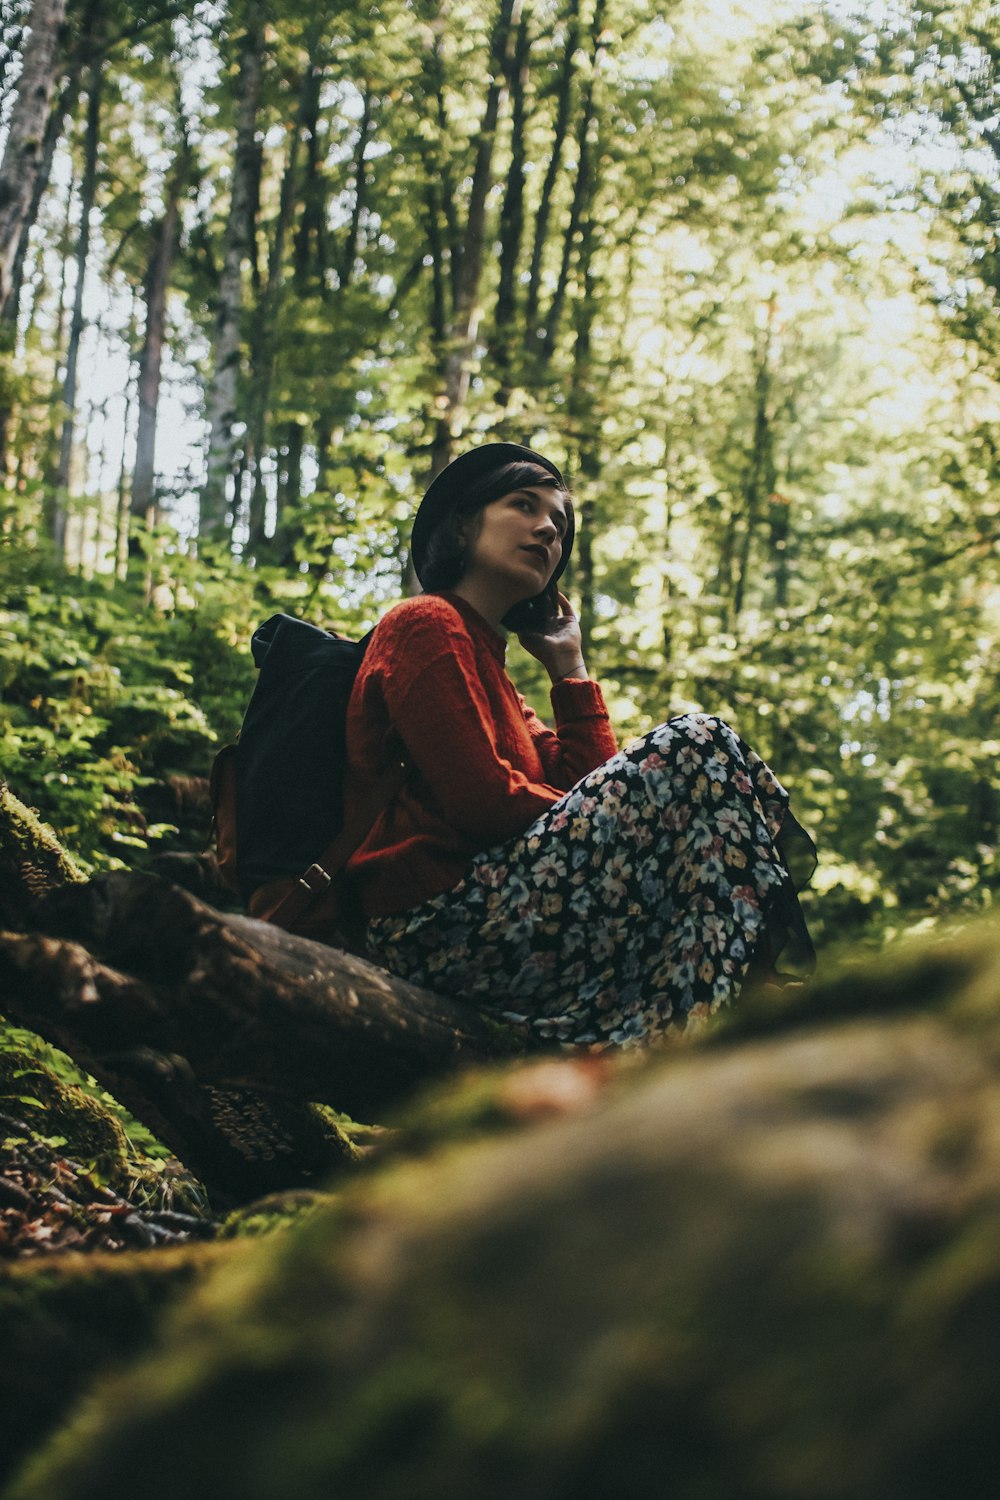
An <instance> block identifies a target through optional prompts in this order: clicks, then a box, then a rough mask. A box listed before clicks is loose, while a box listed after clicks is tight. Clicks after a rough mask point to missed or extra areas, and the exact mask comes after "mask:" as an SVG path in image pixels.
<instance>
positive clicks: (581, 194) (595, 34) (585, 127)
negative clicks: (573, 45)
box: [538, 0, 607, 363]
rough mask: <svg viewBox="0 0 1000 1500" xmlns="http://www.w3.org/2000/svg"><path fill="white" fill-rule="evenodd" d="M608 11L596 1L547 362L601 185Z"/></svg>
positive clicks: (542, 348) (544, 346) (543, 342)
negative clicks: (599, 101) (597, 145)
mask: <svg viewBox="0 0 1000 1500" xmlns="http://www.w3.org/2000/svg"><path fill="white" fill-rule="evenodd" d="M606 8H607V0H596V4H595V6H594V14H593V18H592V20H591V26H590V36H591V48H590V71H589V74H588V77H587V86H586V88H585V90H584V94H583V99H582V101H581V105H580V119H579V123H578V125H577V132H576V148H577V165H576V177H575V180H574V183H573V199H572V202H571V204H570V211H569V223H568V224H567V226H566V233H565V235H564V237H563V247H562V260H561V262H560V266H559V276H558V279H557V281H556V287H555V291H554V292H553V293H552V300H551V302H550V303H549V307H548V311H547V312H546V314H545V319H544V326H545V334H544V337H540V338H539V340H538V349H539V352H540V353H541V354H542V355H543V356H544V359H545V362H546V363H547V362H548V361H549V360H551V358H552V355H553V353H554V351H555V347H556V339H557V337H558V334H559V324H560V321H561V319H562V312H563V306H564V304H565V301H566V292H567V288H568V286H569V275H570V268H571V266H572V262H573V255H574V252H575V251H576V248H577V239H578V236H579V235H580V230H581V225H582V223H583V221H584V218H585V217H586V216H587V214H588V213H589V210H590V205H591V203H592V202H593V200H594V194H595V191H596V186H597V184H596V178H595V172H594V168H593V153H592V145H593V143H592V140H591V135H592V132H593V129H594V122H595V108H596V105H595V93H596V83H597V77H598V64H599V61H600V55H601V52H602V50H603V42H602V36H603V32H604V15H605V11H606Z"/></svg>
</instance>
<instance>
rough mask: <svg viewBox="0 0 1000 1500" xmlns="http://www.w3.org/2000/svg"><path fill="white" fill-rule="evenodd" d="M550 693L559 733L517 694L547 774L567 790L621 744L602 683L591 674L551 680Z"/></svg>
mask: <svg viewBox="0 0 1000 1500" xmlns="http://www.w3.org/2000/svg"><path fill="white" fill-rule="evenodd" d="M549 696H550V698H551V700H552V710H553V713H554V714H555V720H556V726H557V732H556V733H553V731H552V730H551V729H549V728H548V726H547V725H545V724H543V723H542V721H541V719H540V718H539V717H538V715H537V714H536V713H535V711H534V709H532V708H529V707H528V705H527V703H525V701H524V699H523V698H522V697H521V695H520V694H518V698H519V700H520V703H521V710H522V712H523V714H524V718H525V722H526V724H527V726H528V732H529V734H530V735H531V737H532V739H533V740H534V742H535V749H536V750H537V751H538V756H539V759H540V760H541V762H542V765H543V766H544V767H545V775H546V776H547V778H548V780H549V781H550V782H551V783H552V785H553V786H558V787H562V789H563V791H568V790H569V788H570V787H571V786H573V784H574V783H575V782H577V781H579V780H580V778H581V776H586V775H587V773H588V772H589V771H593V770H595V769H596V768H597V767H598V766H599V765H601V764H603V762H604V761H606V760H610V758H611V756H612V755H614V754H615V753H616V752H617V750H618V744H617V741H616V740H615V736H614V732H613V730H612V728H611V721H610V718H609V716H608V710H607V707H606V705H605V702H604V694H603V693H602V692H601V688H600V684H599V683H596V682H593V681H592V680H591V679H590V678H575V677H564V678H562V679H561V680H560V681H559V682H555V683H553V684H552V691H551V693H550V695H549Z"/></svg>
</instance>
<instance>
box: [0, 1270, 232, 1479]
mask: <svg viewBox="0 0 1000 1500" xmlns="http://www.w3.org/2000/svg"><path fill="white" fill-rule="evenodd" d="M226 1253H230V1254H231V1253H232V1247H227V1248H226V1249H223V1247H221V1246H218V1245H215V1244H212V1245H183V1246H179V1247H177V1248H175V1249H170V1250H146V1251H141V1252H132V1253H130V1254H127V1255H101V1256H98V1255H92V1256H90V1255H78V1254H65V1255H61V1256H55V1257H52V1258H51V1259H48V1260H44V1261H30V1262H29V1261H26V1262H22V1263H20V1264H13V1265H7V1266H0V1347H2V1349H3V1359H2V1360H0V1484H2V1483H4V1482H5V1481H6V1480H7V1479H9V1478H10V1476H11V1474H12V1473H13V1472H14V1470H15V1468H16V1466H17V1464H18V1463H19V1462H20V1460H21V1459H22V1458H23V1457H24V1456H25V1455H26V1454H27V1453H29V1452H30V1451H31V1449H32V1448H33V1447H35V1446H36V1445H37V1444H38V1443H39V1442H40V1441H41V1440H42V1439H43V1438H45V1437H47V1436H48V1434H49V1433H50V1432H51V1431H52V1429H53V1428H54V1427H55V1426H56V1425H57V1424H58V1423H59V1422H60V1421H61V1420H63V1419H64V1417H65V1414H66V1411H67V1410H68V1409H69V1408H70V1407H71V1405H72V1403H73V1401H74V1400H75V1399H76V1398H77V1397H78V1396H79V1395H80V1394H81V1393H82V1392H83V1391H84V1390H86V1389H87V1387H88V1386H90V1385H91V1384H92V1383H93V1381H94V1378H95V1376H97V1375H99V1374H101V1373H103V1372H104V1371H107V1370H108V1369H112V1368H114V1367H115V1366H116V1365H121V1364H122V1363H123V1362H124V1361H126V1360H128V1359H129V1358H131V1357H134V1356H135V1355H136V1354H137V1353H138V1352H139V1351H140V1350H143V1349H147V1348H148V1347H149V1346H150V1344H151V1343H152V1342H153V1341H154V1339H155V1337H156V1331H157V1329H158V1327H159V1324H160V1321H161V1319H162V1317H163V1313H164V1311H165V1309H166V1308H167V1307H169V1306H170V1305H171V1303H173V1302H174V1301H176V1300H177V1299H178V1297H180V1296H181V1294H182V1293H184V1292H186V1291H187V1290H188V1289H189V1288H190V1287H191V1286H192V1284H193V1283H194V1282H195V1281H196V1280H197V1278H198V1277H199V1276H202V1275H203V1274H204V1273H205V1272H206V1270H208V1269H209V1268H210V1267H212V1266H214V1265H217V1264H218V1262H219V1259H220V1256H223V1255H225V1254H226Z"/></svg>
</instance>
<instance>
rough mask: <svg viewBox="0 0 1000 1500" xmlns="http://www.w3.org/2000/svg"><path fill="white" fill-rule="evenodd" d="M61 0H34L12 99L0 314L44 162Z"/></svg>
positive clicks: (3, 188)
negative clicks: (28, 31)
mask: <svg viewBox="0 0 1000 1500" xmlns="http://www.w3.org/2000/svg"><path fill="white" fill-rule="evenodd" d="M65 14H66V0H34V4H33V5H32V7H31V13H30V15H29V17H28V22H27V24H28V25H29V26H30V28H31V30H30V33H29V36H28V39H27V41H26V43H25V46H24V53H23V56H22V65H21V77H20V79H19V80H18V90H17V98H16V99H15V100H14V106H13V108H12V110H11V114H10V129H9V132H8V135H7V144H6V146H5V147H4V154H3V161H2V162H0V314H2V312H3V309H4V305H5V303H6V301H7V297H8V295H9V292H10V287H11V272H12V270H13V265H14V258H15V256H16V255H17V249H18V244H19V242H20V238H21V230H22V229H23V227H24V224H25V222H26V220H27V218H28V214H29V212H30V209H31V202H32V195H33V193H34V188H35V182H36V179H37V177H38V174H39V172H40V171H41V170H42V168H43V164H44V141H45V124H46V120H47V119H48V114H49V104H50V101H51V99H52V89H53V86H54V83H55V78H56V66H55V62H56V55H57V52H58V48H59V33H60V29H61V27H62V23H63V18H64V16H65Z"/></svg>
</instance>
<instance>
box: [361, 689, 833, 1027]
mask: <svg viewBox="0 0 1000 1500" xmlns="http://www.w3.org/2000/svg"><path fill="white" fill-rule="evenodd" d="M787 808H788V795H787V793H786V792H785V790H784V788H783V787H782V786H781V784H780V783H779V782H778V780H777V778H776V777H775V775H774V773H773V772H772V771H771V769H770V767H769V766H767V765H766V763H765V762H764V761H763V760H762V759H761V758H760V756H759V755H757V754H756V753H755V752H754V751H753V750H751V749H750V748H749V746H747V745H746V744H744V742H743V741H742V740H741V739H739V737H738V736H737V735H736V734H735V732H734V731H733V730H732V729H731V728H730V727H729V725H728V724H726V723H724V722H723V721H722V720H719V719H716V718H713V717H711V716H708V715H703V714H686V715H684V716H683V717H682V718H677V719H672V720H670V722H669V723H666V724H660V725H658V726H657V727H656V728H655V729H653V730H651V731H650V733H649V734H647V735H645V736H644V737H643V738H642V739H641V740H639V741H637V742H635V743H633V744H632V745H630V746H629V747H628V748H627V749H625V750H622V751H619V753H618V754H617V755H615V756H613V757H612V758H611V759H610V760H608V761H605V763H604V764H603V765H601V766H598V767H597V769H596V770H594V771H592V772H591V773H590V774H589V775H588V776H585V777H584V778H583V779H582V780H581V781H579V782H577V784H576V785H575V786H574V787H572V788H571V789H570V791H568V792H567V793H566V795H565V796H564V797H562V798H561V799H560V800H559V801H558V802H556V803H554V804H553V805H552V807H550V808H549V809H548V810H547V811H546V812H545V813H543V814H542V815H541V816H540V817H538V818H537V819H536V820H535V821H534V822H533V823H532V824H531V825H530V827H528V828H527V829H526V830H525V831H524V833H523V834H521V835H519V836H518V837H517V838H515V839H512V840H510V841H509V842H507V843H505V844H502V845H500V846H497V847H495V848H492V849H487V850H485V851H484V852H483V853H481V854H479V855H477V857H476V858H475V860H474V861H473V864H472V867H471V869H470V870H469V871H468V873H467V874H466V875H465V877H464V878H463V879H462V880H461V881H460V882H459V883H458V884H457V885H456V886H454V887H452V889H450V890H448V891H445V892H443V893H442V894H440V895H438V896H435V897H433V898H432V899H431V900H429V901H425V902H423V903H422V904H421V905H419V906H416V907H414V908H412V909H411V910H409V911H403V912H397V913H393V914H392V915H390V916H383V917H376V918H372V919H371V920H370V921H369V923H368V931H367V936H368V947H369V952H370V953H371V955H372V957H373V959H374V960H375V961H376V962H377V963H380V964H382V965H383V966H384V967H386V968H388V969H390V970H391V971H392V972H393V973H395V974H397V975H399V976H400V977H402V978H405V979H408V980H410V981H411V982H412V983H414V984H418V985H422V986H425V987H426V988H428V989H432V990H437V991H438V992H440V993H446V994H450V995H454V996H456V997H458V998H461V999H464V1000H468V1001H471V1002H473V1003H474V1004H476V1005H477V1007H478V1008H479V1009H481V1010H483V1011H485V1012H487V1013H489V1014H492V1015H495V1016H497V1017H501V1018H503V1019H505V1020H507V1021H508V1022H513V1023H515V1024H516V1025H518V1026H519V1027H520V1028H521V1029H522V1030H523V1031H524V1032H525V1033H526V1034H527V1035H528V1036H529V1037H530V1038H531V1039H533V1040H534V1041H537V1042H539V1043H545V1042H553V1041H558V1042H562V1043H564V1044H567V1045H571V1046H575V1047H586V1048H588V1049H590V1050H593V1051H600V1050H603V1049H604V1048H606V1047H608V1046H620V1047H636V1046H642V1045H645V1044H647V1043H648V1042H650V1041H652V1040H654V1039H656V1038H658V1037H660V1036H662V1035H663V1034H664V1033H666V1032H667V1031H669V1030H676V1029H678V1028H683V1027H685V1026H687V1025H689V1024H691V1023H692V1022H697V1021H701V1020H704V1019H705V1018H707V1017H708V1016H710V1015H711V1014H713V1013H714V1012H716V1011H717V1010H718V1009H719V1008H720V1007H721V1006H724V1005H726V1004H728V1003H729V1002H731V1001H732V1000H733V999H734V998H735V996H736V995H737V993H738V991H739V987H740V984H741V981H742V979H743V977H744V975H745V973H746V970H747V965H748V963H749V961H750V958H751V956H752V954H753V953H754V951H755V949H757V948H758V946H759V945H763V946H765V947H767V948H768V950H769V951H768V955H767V956H768V961H769V962H772V961H773V960H774V958H775V956H776V950H777V947H778V945H779V943H783V942H784V935H786V934H787V933H788V931H789V930H790V929H795V930H798V932H800V933H802V934H804V933H805V928H804V924H803V923H802V922H801V915H800V914H799V912H798V903H797V900H796V897H795V893H794V888H793V886H792V882H791V878H790V876H789V873H788V870H787V868H786V866H785V864H784V863H783V860H782V857H781V853H780V851H779V844H780V837H781V830H782V825H783V824H784V823H785V822H786V819H787V820H788V821H790V822H791V823H792V824H794V827H795V829H796V830H797V832H798V833H799V834H801V833H802V831H801V829H799V827H798V825H797V824H795V823H794V819H792V818H791V815H790V814H789V813H788V811H787ZM802 838H803V839H804V840H805V841H806V843H808V845H809V848H810V850H811V848H812V846H811V842H809V841H808V839H807V838H806V836H805V835H804V834H802ZM769 927H770V929H771V931H770V932H768V930H767V929H768V928H769ZM779 932H780V933H781V934H782V936H781V938H776V937H775V934H777V933H779ZM765 938H768V939H769V941H768V943H766V944H765V943H764V939H765ZM804 943H805V946H806V947H809V944H808V936H807V935H805V938H804ZM810 952H811V947H810Z"/></svg>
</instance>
